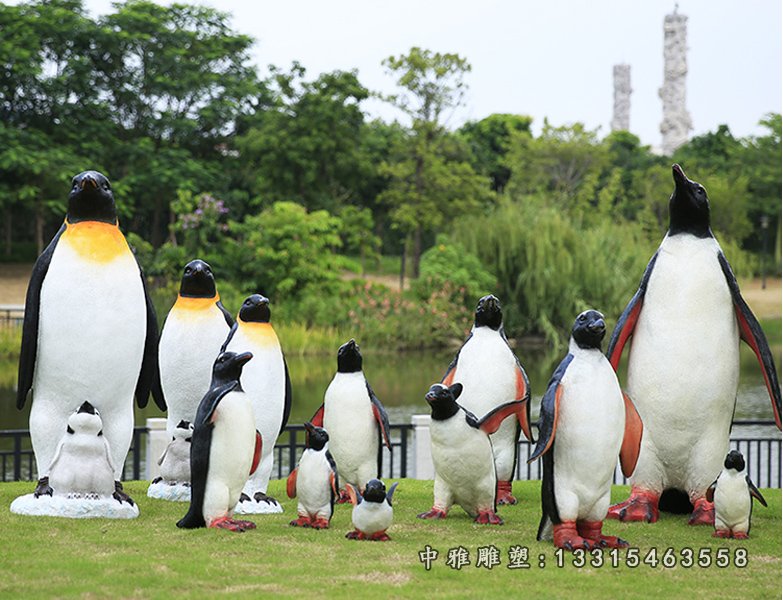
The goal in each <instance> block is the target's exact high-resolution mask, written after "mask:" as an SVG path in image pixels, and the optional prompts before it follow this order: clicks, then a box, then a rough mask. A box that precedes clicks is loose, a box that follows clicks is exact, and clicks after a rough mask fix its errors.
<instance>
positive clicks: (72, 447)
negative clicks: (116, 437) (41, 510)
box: [49, 434, 114, 496]
mask: <svg viewBox="0 0 783 600" xmlns="http://www.w3.org/2000/svg"><path fill="white" fill-rule="evenodd" d="M69 438H70V439H66V440H65V441H64V442H63V447H62V449H61V450H60V454H59V455H58V459H57V461H56V463H55V464H54V465H53V466H52V469H51V472H50V473H49V485H51V486H52V489H53V490H54V494H55V495H58V496H72V495H76V496H79V495H81V496H84V495H87V494H97V495H98V496H111V494H112V493H113V492H114V472H113V470H112V468H111V465H110V464H109V461H108V459H107V456H106V445H105V444H104V442H103V439H102V438H101V437H99V436H97V435H94V434H92V435H79V434H76V435H71V436H69Z"/></svg>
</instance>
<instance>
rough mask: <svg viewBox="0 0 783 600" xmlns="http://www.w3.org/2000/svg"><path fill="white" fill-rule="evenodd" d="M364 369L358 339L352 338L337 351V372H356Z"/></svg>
mask: <svg viewBox="0 0 783 600" xmlns="http://www.w3.org/2000/svg"><path fill="white" fill-rule="evenodd" d="M361 370H362V353H361V352H360V351H359V346H357V345H356V340H354V339H353V338H351V339H350V340H349V341H348V342H346V343H345V344H343V345H342V346H340V349H339V350H338V351H337V372H338V373H356V372H357V371H361Z"/></svg>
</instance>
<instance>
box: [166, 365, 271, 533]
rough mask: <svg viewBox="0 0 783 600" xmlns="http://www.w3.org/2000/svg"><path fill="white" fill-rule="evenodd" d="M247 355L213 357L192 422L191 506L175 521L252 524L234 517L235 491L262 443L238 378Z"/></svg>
mask: <svg viewBox="0 0 783 600" xmlns="http://www.w3.org/2000/svg"><path fill="white" fill-rule="evenodd" d="M251 358H253V355H252V354H251V353H250V352H245V353H244V354H236V353H235V352H222V353H221V354H220V355H219V356H218V357H217V358H216V359H215V365H214V367H213V369H212V382H211V384H210V387H209V391H208V392H207V393H206V394H205V395H204V398H202V400H201V403H200V404H199V406H198V411H197V412H196V421H195V423H194V424H193V425H194V426H193V441H192V445H191V451H190V472H191V478H192V482H191V486H192V487H191V496H190V508H189V510H188V512H187V514H186V515H185V516H184V517H182V519H180V520H179V522H178V523H177V527H183V528H186V529H195V528H197V527H217V528H220V529H228V530H230V531H235V532H242V531H245V530H247V529H254V528H255V526H256V525H255V523H253V522H252V521H242V520H236V519H234V518H233V515H234V507H235V506H236V504H237V502H238V501H239V494H240V493H241V492H242V487H243V486H244V485H245V482H246V481H247V477H248V474H252V473H253V472H254V471H255V470H256V468H257V467H258V463H259V461H260V459H261V450H262V447H263V443H262V438H261V434H259V432H258V431H257V430H256V428H255V422H254V420H253V407H252V406H251V405H250V399H249V398H248V397H247V394H245V392H244V390H243V389H242V385H241V384H240V382H239V381H240V377H241V375H242V367H244V365H245V363H247V362H248V361H249V360H250V359H251Z"/></svg>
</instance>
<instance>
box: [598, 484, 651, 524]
mask: <svg viewBox="0 0 783 600" xmlns="http://www.w3.org/2000/svg"><path fill="white" fill-rule="evenodd" d="M659 497H660V496H659V495H658V494H656V493H655V492H651V491H650V490H644V489H642V488H638V487H635V486H634V487H631V497H630V498H628V500H626V501H625V502H620V503H619V504H615V505H614V506H611V507H609V512H608V513H607V515H606V518H607V519H619V520H620V521H626V522H627V521H646V522H648V523H655V522H656V521H657V520H658V499H659Z"/></svg>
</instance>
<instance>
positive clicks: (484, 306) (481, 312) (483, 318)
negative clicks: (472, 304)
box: [475, 294, 503, 331]
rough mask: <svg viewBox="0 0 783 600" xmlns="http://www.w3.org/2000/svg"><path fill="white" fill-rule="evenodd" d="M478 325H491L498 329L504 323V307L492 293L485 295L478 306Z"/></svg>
mask: <svg viewBox="0 0 783 600" xmlns="http://www.w3.org/2000/svg"><path fill="white" fill-rule="evenodd" d="M475 323H476V327H489V328H490V329H494V330H495V331H497V330H498V329H500V327H501V325H503V309H502V308H501V306H500V300H498V299H497V298H496V297H495V296H493V295H492V294H490V295H488V296H484V297H483V298H481V300H479V301H478V306H476V321H475Z"/></svg>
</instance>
